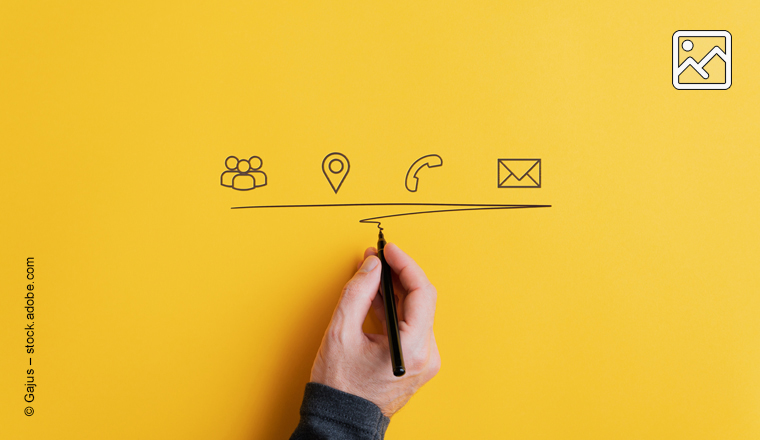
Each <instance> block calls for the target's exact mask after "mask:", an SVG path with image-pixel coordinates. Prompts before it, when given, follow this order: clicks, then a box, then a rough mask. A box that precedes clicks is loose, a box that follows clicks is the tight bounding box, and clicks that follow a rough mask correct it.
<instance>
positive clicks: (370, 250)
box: [356, 247, 377, 270]
mask: <svg viewBox="0 0 760 440" xmlns="http://www.w3.org/2000/svg"><path fill="white" fill-rule="evenodd" d="M370 255H377V249H375V248H373V247H368V248H367V249H366V250H365V251H364V258H363V259H362V261H360V262H358V263H356V270H359V268H360V267H362V263H364V260H366V259H367V257H369V256H370Z"/></svg>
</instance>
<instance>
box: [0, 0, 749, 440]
mask: <svg viewBox="0 0 760 440" xmlns="http://www.w3.org/2000/svg"><path fill="white" fill-rule="evenodd" d="M412 3H413V4H411V5H407V4H404V3H403V2H398V3H392V4H387V3H383V2H309V3H305V2H268V3H264V2H254V3H251V2H239V1H234V2H231V1H218V2H195V1H189V2H188V1H183V2H154V1H151V2H20V1H5V2H2V4H0V147H1V148H2V160H0V166H2V172H1V173H0V185H1V186H0V188H2V190H1V192H0V197H1V199H0V202H2V203H1V206H2V216H1V217H0V243H2V245H1V246H2V251H1V252H0V258H2V260H1V261H0V263H1V264H0V277H1V278H0V282H1V284H0V285H1V286H2V295H0V359H2V362H0V437H2V438H7V439H22V438H25V439H28V438H35V439H53V438H55V439H59V438H67V439H68V438H71V439H102V438H110V439H132V438H144V439H165V438H177V439H207V438H219V439H274V438H287V437H288V436H289V435H290V433H291V432H292V430H293V429H294V428H295V425H296V423H297V420H298V408H299V405H300V403H301V398H302V393H303V387H304V384H305V383H306V382H307V381H308V378H309V371H310V368H311V363H312V360H313V357H314V355H315V353H316V350H317V347H318V346H319V342H320V339H321V337H322V333H323V331H324V329H325V327H326V325H327V323H328V321H329V318H330V315H331V313H332V310H333V307H334V305H335V303H336V300H337V298H338V296H339V294H340V289H341V287H342V286H343V284H344V283H345V282H346V281H347V280H348V278H349V277H350V276H351V274H352V273H353V271H354V269H355V265H356V263H357V262H358V261H359V259H360V257H361V254H362V252H363V250H364V249H365V248H366V247H367V246H371V245H373V244H374V243H375V241H376V229H375V228H374V226H371V225H362V224H359V223H358V222H357V220H358V219H360V218H362V217H368V216H373V215H382V214H390V213H394V212H400V211H399V210H395V209H392V208H366V207H365V208H313V209H302V210H292V209H291V210H288V209H282V210H232V209H230V207H232V206H239V205H254V204H293V203H309V204H319V203H369V202H438V203H535V204H551V205H553V207H552V208H545V209H533V210H519V211H485V212H469V213H468V212H464V213H445V214H430V215H424V216H410V217H402V218H398V219H391V220H388V221H387V222H384V226H385V227H386V232H387V236H388V238H389V239H390V240H391V241H393V242H395V243H397V244H399V245H400V246H401V247H402V248H403V249H405V250H406V251H407V252H408V253H409V254H410V255H412V256H413V257H414V258H415V259H416V260H417V261H418V262H419V264H420V265H421V266H422V267H423V268H424V269H425V271H426V273H427V274H428V276H429V278H430V279H431V281H432V282H433V283H434V285H435V286H436V287H437V289H438V292H439V299H438V309H437V315H436V327H435V331H436V336H437V340H438V344H439V347H440V351H441V357H442V369H441V372H440V373H439V375H438V376H437V377H436V378H435V379H433V380H432V381H431V382H430V383H429V384H427V385H426V386H425V387H424V388H422V389H421V391H420V392H419V393H418V394H417V395H416V396H415V397H414V398H412V400H411V401H410V403H409V404H408V405H407V406H406V407H405V408H404V409H402V410H401V411H400V412H399V413H398V414H397V415H396V416H394V418H393V419H392V422H391V425H390V427H389V430H388V433H387V438H389V439H419V438H447V439H460V438H515V439H539V438H541V439H545V438H552V439H568V438H578V439H589V438H594V439H610V438H615V439H642V438H647V439H757V438H759V437H760V319H759V317H760V298H759V297H758V292H759V291H760V271H759V270H758V263H760V255H759V253H760V250H759V249H760V228H758V226H760V208H758V199H759V198H760V180H759V179H760V177H759V176H760V136H759V135H758V133H759V131H758V125H757V124H758V120H759V119H760V108H759V107H758V102H759V101H760V96H759V95H760V94H759V92H760V81H758V78H759V77H758V72H760V28H758V26H757V23H758V22H760V4H758V3H757V2H756V1H749V0H748V1H727V2H707V1H688V2H687V1H679V2H674V1H659V0H658V1H646V2H617V1H608V2H571V1H551V2H548V1H538V2H516V1H514V2H496V1H495V2H473V1H463V2H458V3H450V2H412ZM692 29H696V30H728V31H729V32H731V34H732V36H733V67H734V68H733V85H732V86H731V88H730V89H729V90H726V91H679V90H675V89H674V88H673V86H672V84H671V73H672V72H671V64H672V63H671V47H672V44H671V42H672V35H673V33H674V32H675V31H677V30H692ZM333 151H339V152H341V153H343V154H345V155H346V156H347V157H348V158H349V160H350V162H351V170H350V172H349V175H348V176H347V178H346V181H345V182H344V184H343V187H342V188H341V189H340V191H339V192H338V194H335V193H333V191H332V189H330V187H329V185H328V183H327V181H326V180H325V178H324V176H323V175H322V171H321V161H322V159H323V158H324V156H325V155H327V154H328V153H331V152H333ZM426 154H439V155H441V157H442V158H443V161H444V164H443V166H442V167H440V168H435V169H425V170H423V171H421V173H420V189H419V190H418V192H416V193H409V192H408V191H406V190H405V189H404V186H403V182H404V175H405V174H406V171H407V169H408V167H409V165H410V164H411V163H412V162H413V161H414V160H415V159H417V158H418V157H420V156H423V155H426ZM229 155H236V156H239V157H247V156H251V155H257V156H259V157H261V158H262V159H263V162H264V164H263V168H262V170H263V171H265V172H266V173H267V176H268V180H269V183H268V185H267V186H266V187H263V188H257V189H255V190H253V191H249V192H241V191H234V190H231V189H229V188H224V187H222V186H221V185H220V184H219V179H220V175H221V173H222V172H223V171H224V159H225V158H226V157H227V156H229ZM498 158H541V159H542V167H543V168H542V177H543V182H542V188H541V189H498V188H497V187H496V183H497V182H496V178H497V176H496V172H497V159H498ZM29 256H33V257H35V259H36V273H35V274H36V275H37V278H36V279H35V280H36V281H37V283H36V287H37V288H36V290H35V292H36V293H37V297H36V299H37V315H36V319H35V321H36V329H37V334H36V350H37V352H36V353H35V355H34V367H35V370H36V380H37V382H38V383H39V386H38V390H37V392H36V400H35V402H34V405H33V406H34V409H35V414H34V415H33V416H32V417H26V416H25V415H24V414H23V409H24V407H25V406H26V403H24V402H23V395H24V387H23V383H24V382H25V380H26V377H25V376H26V375H25V371H24V370H25V369H26V362H27V360H28V356H27V355H26V353H24V349H23V345H24V338H25V334H24V331H23V328H24V325H25V324H26V322H25V319H24V313H25V312H24V309H23V308H22V307H23V305H24V300H23V295H24V293H25V290H24V289H25V285H26V282H25V278H24V274H25V264H26V258H27V257H29Z"/></svg>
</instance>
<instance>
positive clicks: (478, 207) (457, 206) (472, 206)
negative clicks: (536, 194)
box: [231, 203, 552, 231]
mask: <svg viewBox="0 0 760 440" xmlns="http://www.w3.org/2000/svg"><path fill="white" fill-rule="evenodd" d="M346 206H439V207H444V206H448V207H450V208H451V209H436V210H431V211H414V212H402V213H398V214H387V215H380V216H376V217H367V218H363V219H361V220H359V223H372V224H377V227H378V228H379V229H380V230H381V231H382V230H383V228H382V226H381V225H380V221H379V220H380V219H384V218H392V217H402V216H407V215H419V214H434V213H440V212H457V211H485V210H494V209H527V208H551V206H552V205H504V204H485V203H338V204H326V205H253V206H233V207H232V208H231V209H257V208H258V209H263V208H334V207H346Z"/></svg>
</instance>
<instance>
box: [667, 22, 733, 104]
mask: <svg viewBox="0 0 760 440" xmlns="http://www.w3.org/2000/svg"><path fill="white" fill-rule="evenodd" d="M673 87H675V88H676V89H678V90H726V89H727V88H729V87H731V34H730V33H728V31H677V32H676V33H674V34H673Z"/></svg>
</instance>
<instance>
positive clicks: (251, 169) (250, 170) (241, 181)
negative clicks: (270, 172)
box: [221, 156, 267, 191]
mask: <svg viewBox="0 0 760 440" xmlns="http://www.w3.org/2000/svg"><path fill="white" fill-rule="evenodd" d="M262 165H264V161H262V160H261V158H260V157H258V156H251V157H250V158H249V159H238V158H237V157H235V156H229V157H228V158H227V159H225V160H224V166H226V167H227V171H225V172H223V173H222V179H221V180H222V186H226V187H228V188H232V189H236V190H238V191H250V190H252V189H254V188H258V187H260V186H265V185H266V184H267V175H266V173H265V172H263V171H259V169H260V168H261V166H262Z"/></svg>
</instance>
